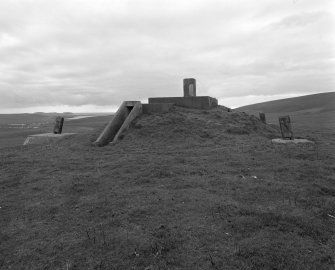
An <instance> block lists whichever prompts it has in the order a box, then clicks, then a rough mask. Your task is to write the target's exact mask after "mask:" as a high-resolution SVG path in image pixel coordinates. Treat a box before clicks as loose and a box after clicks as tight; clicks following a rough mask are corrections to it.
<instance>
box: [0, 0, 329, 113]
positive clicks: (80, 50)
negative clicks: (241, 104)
mask: <svg viewBox="0 0 335 270" xmlns="http://www.w3.org/2000/svg"><path fill="white" fill-rule="evenodd" d="M332 6H333V4H332V1H327V0H324V1H321V2H318V3H316V1H312V0H287V1H274V0H260V1H257V3H256V2H254V1H243V0H235V1H228V0H225V1H223V0H221V1H219V0H206V1H205V0H196V1H186V0H185V1H177V0H172V1H171V0H170V1H167V0H155V1H154V0H143V1H137V0H136V1H135V0H113V1H107V0H96V1H82V0H81V1H79V0H67V1H65V0H56V1H44V0H25V1H22V0H2V1H0V59H1V62H0V95H1V99H0V111H1V108H5V109H6V111H8V110H10V109H11V108H12V109H13V111H15V110H17V109H18V108H27V110H28V109H29V108H35V107H41V106H42V107H43V108H46V107H48V106H49V107H50V108H51V110H52V108H54V107H55V106H58V107H59V106H68V108H74V109H75V108H76V107H82V108H88V107H87V106H91V107H90V108H93V107H94V108H99V106H101V108H105V106H108V105H109V106H111V107H115V106H117V105H118V104H120V103H121V102H122V100H144V99H146V98H147V97H150V96H175V95H178V96H180V95H181V94H182V79H183V78H185V77H195V78H196V79H197V84H198V94H200V95H211V96H215V97H217V98H219V99H220V100H225V98H226V99H227V98H229V99H230V100H232V99H233V100H234V102H235V103H236V101H238V99H239V98H240V99H241V101H242V99H243V97H245V96H250V95H253V96H256V97H257V96H259V98H260V100H259V101H261V99H262V98H263V97H264V96H267V97H271V96H273V97H275V96H276V95H278V94H280V95H285V94H286V95H287V96H290V95H292V94H293V93H294V94H308V93H315V92H327V91H334V85H335V84H334V79H333V74H334V67H335V65H334V55H335V54H334V50H333V48H334V45H335V44H334V43H335V41H334V38H333V37H334V35H333V34H334V19H333V16H334V13H333V11H332V9H331V7H332ZM224 105H228V106H229V105H230V104H224ZM83 106H86V107H83Z"/></svg>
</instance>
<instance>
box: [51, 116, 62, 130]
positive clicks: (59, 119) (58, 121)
mask: <svg viewBox="0 0 335 270" xmlns="http://www.w3.org/2000/svg"><path fill="white" fill-rule="evenodd" d="M63 124H64V117H61V116H57V118H56V123H55V126H54V130H53V132H54V134H61V133H62V130H63Z"/></svg>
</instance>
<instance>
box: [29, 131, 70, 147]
mask: <svg viewBox="0 0 335 270" xmlns="http://www.w3.org/2000/svg"><path fill="white" fill-rule="evenodd" d="M75 134H76V133H63V134H54V133H43V134H35V135H29V136H28V137H27V139H26V140H25V141H24V143H23V145H28V144H50V143H53V142H56V141H59V140H61V139H64V138H66V137H69V136H73V135H75Z"/></svg>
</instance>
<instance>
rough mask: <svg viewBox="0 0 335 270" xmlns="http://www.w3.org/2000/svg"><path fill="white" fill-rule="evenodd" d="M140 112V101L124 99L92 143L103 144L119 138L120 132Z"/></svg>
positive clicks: (127, 126) (125, 128) (126, 127)
mask: <svg viewBox="0 0 335 270" xmlns="http://www.w3.org/2000/svg"><path fill="white" fill-rule="evenodd" d="M141 113H142V104H141V102H140V101H124V102H123V103H122V104H121V106H120V108H119V109H118V110H117V112H116V114H115V115H114V117H113V119H112V120H111V121H110V122H109V123H108V124H107V126H106V127H105V129H104V130H103V132H102V133H101V134H100V136H99V138H98V139H97V140H96V141H95V142H94V143H93V144H94V145H97V146H104V145H106V144H108V143H110V142H115V141H117V140H118V139H119V137H120V135H121V134H122V132H124V131H126V130H127V129H128V128H129V126H130V124H131V122H132V121H133V120H134V119H135V118H136V117H137V116H139V115H140V114H141Z"/></svg>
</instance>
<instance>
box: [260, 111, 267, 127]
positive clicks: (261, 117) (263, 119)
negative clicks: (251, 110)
mask: <svg viewBox="0 0 335 270" xmlns="http://www.w3.org/2000/svg"><path fill="white" fill-rule="evenodd" d="M259 119H260V120H261V121H262V122H263V123H264V124H266V119H265V113H263V112H260V113H259Z"/></svg>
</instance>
